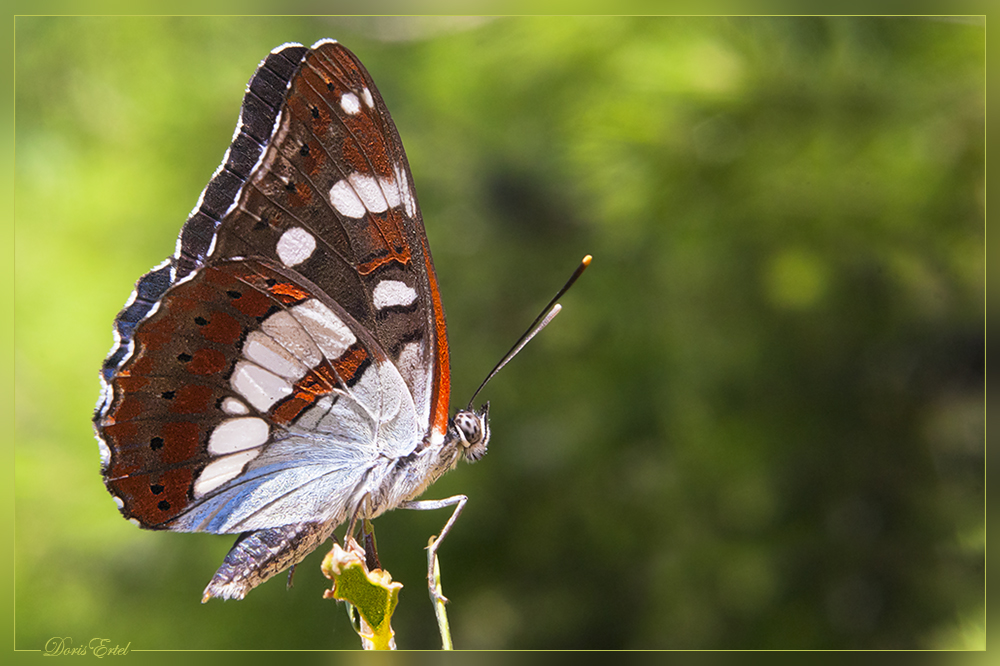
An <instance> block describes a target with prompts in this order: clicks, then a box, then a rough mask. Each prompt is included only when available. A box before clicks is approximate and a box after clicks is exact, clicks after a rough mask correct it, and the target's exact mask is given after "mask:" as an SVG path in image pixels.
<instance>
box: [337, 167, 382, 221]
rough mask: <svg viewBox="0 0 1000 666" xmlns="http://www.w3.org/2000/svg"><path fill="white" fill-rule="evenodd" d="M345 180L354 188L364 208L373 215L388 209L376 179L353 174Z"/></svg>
mask: <svg viewBox="0 0 1000 666" xmlns="http://www.w3.org/2000/svg"><path fill="white" fill-rule="evenodd" d="M347 180H348V181H350V183H351V185H353V186H354V191H355V192H356V193H357V195H358V197H359V198H360V199H361V202H362V203H363V204H364V206H365V208H367V209H368V210H370V211H371V212H373V213H382V212H384V211H385V210H386V209H388V208H389V202H388V201H386V200H385V195H384V194H383V193H382V186H381V184H380V183H379V181H378V180H377V179H376V178H374V177H372V176H366V175H364V174H361V173H357V172H354V173H352V174H351V175H350V176H348V177H347Z"/></svg>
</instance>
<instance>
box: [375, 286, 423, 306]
mask: <svg viewBox="0 0 1000 666" xmlns="http://www.w3.org/2000/svg"><path fill="white" fill-rule="evenodd" d="M372 299H373V301H374V303H375V308H376V309H377V310H381V309H382V308H389V307H392V306H394V305H402V306H406V305H413V302H414V301H415V300H417V292H416V290H415V289H414V288H413V287H411V286H409V285H408V284H406V283H405V282H400V281H399V280H382V281H381V282H379V283H378V284H377V285H375V291H374V292H373V293H372Z"/></svg>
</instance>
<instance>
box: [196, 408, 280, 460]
mask: <svg viewBox="0 0 1000 666" xmlns="http://www.w3.org/2000/svg"><path fill="white" fill-rule="evenodd" d="M269 434H270V430H269V429H268V427H267V422H265V421H264V419H259V418H257V417H255V416H251V417H247V418H242V419H229V420H228V421H223V422H222V424H220V425H219V426H218V427H216V428H215V430H213V431H212V434H211V436H210V437H209V438H208V452H209V453H211V454H214V455H223V454H226V453H235V452H237V451H245V450H247V449H255V448H257V447H259V446H261V445H262V444H264V443H265V442H267V438H268V435H269Z"/></svg>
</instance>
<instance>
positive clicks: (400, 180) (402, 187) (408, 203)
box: [392, 164, 417, 217]
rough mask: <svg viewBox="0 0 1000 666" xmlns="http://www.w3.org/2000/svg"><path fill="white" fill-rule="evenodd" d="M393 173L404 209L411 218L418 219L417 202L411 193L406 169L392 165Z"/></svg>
mask: <svg viewBox="0 0 1000 666" xmlns="http://www.w3.org/2000/svg"><path fill="white" fill-rule="evenodd" d="M392 171H393V173H394V174H395V175H396V183H397V188H398V190H399V196H400V198H401V202H402V204H403V208H404V209H405V210H406V214H407V215H408V216H410V217H416V215H417V201H416V199H414V198H413V194H412V193H411V192H410V180H409V178H408V177H407V175H406V169H404V168H403V167H401V166H400V165H398V164H394V165H392Z"/></svg>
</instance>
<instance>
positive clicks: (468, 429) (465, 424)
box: [454, 404, 490, 462]
mask: <svg viewBox="0 0 1000 666" xmlns="http://www.w3.org/2000/svg"><path fill="white" fill-rule="evenodd" d="M454 421H455V429H456V430H458V434H459V436H460V437H461V442H462V447H463V449H462V453H463V454H464V455H465V459H466V460H468V461H469V462H475V461H477V460H479V459H480V458H482V457H483V456H484V455H486V445H487V444H489V441H490V423H489V405H488V404H487V405H486V406H485V407H484V408H483V410H482V411H481V412H474V411H466V410H462V411H460V412H458V413H457V414H455V419H454Z"/></svg>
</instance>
